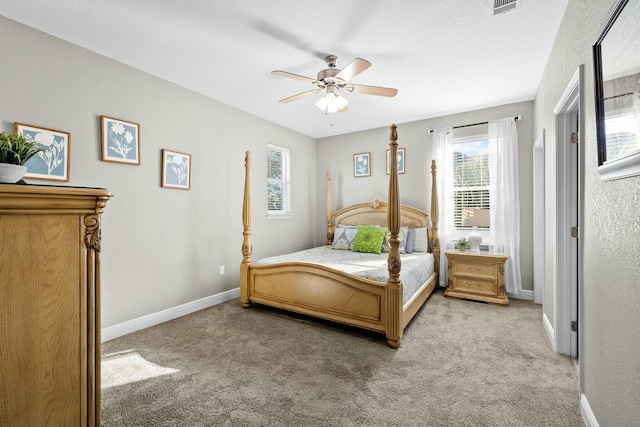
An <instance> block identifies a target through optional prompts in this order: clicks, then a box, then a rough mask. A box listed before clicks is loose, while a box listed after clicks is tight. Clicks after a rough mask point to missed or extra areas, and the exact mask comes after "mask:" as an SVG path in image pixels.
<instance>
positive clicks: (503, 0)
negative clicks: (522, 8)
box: [493, 0, 520, 15]
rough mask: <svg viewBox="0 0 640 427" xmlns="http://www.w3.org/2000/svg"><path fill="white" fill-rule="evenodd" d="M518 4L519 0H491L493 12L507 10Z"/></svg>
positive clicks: (495, 13)
mask: <svg viewBox="0 0 640 427" xmlns="http://www.w3.org/2000/svg"><path fill="white" fill-rule="evenodd" d="M519 5H520V0H493V14H494V15H497V14H499V13H504V12H507V11H509V10H511V9H515V8H516V7H518V6H519Z"/></svg>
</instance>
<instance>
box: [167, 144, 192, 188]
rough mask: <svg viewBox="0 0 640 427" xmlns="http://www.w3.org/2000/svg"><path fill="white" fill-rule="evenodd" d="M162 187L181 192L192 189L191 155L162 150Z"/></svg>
mask: <svg viewBox="0 0 640 427" xmlns="http://www.w3.org/2000/svg"><path fill="white" fill-rule="evenodd" d="M162 186H163V187H167V188H179V189H181V190H188V189H189V188H191V154H185V153H178V152H177V151H171V150H166V149H163V150H162Z"/></svg>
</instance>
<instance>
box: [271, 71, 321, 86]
mask: <svg viewBox="0 0 640 427" xmlns="http://www.w3.org/2000/svg"><path fill="white" fill-rule="evenodd" d="M271 74H275V75H276V76H283V77H289V78H291V79H296V80H302V81H303V82H307V83H314V84H315V83H316V82H317V80H316V79H312V78H311V77H305V76H301V75H299V74H293V73H289V72H287V71H280V70H275V71H272V72H271Z"/></svg>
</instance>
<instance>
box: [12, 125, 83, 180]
mask: <svg viewBox="0 0 640 427" xmlns="http://www.w3.org/2000/svg"><path fill="white" fill-rule="evenodd" d="M13 130H14V132H15V134H16V135H22V136H24V137H25V138H28V139H33V140H34V141H36V142H37V146H38V147H40V148H44V151H41V152H39V153H38V154H37V155H35V156H33V157H32V158H31V159H29V160H28V161H27V163H26V164H25V166H26V167H27V173H26V174H25V176H24V177H25V178H31V179H48V180H52V181H69V159H70V156H69V154H70V151H71V134H70V133H69V132H63V131H60V130H54V129H48V128H42V127H38V126H32V125H26V124H24V123H15V124H14V129H13Z"/></svg>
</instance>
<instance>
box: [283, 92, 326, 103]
mask: <svg viewBox="0 0 640 427" xmlns="http://www.w3.org/2000/svg"><path fill="white" fill-rule="evenodd" d="M321 90H322V89H312V90H308V91H306V92H302V93H299V94H297V95H293V96H290V97H288V98H284V99H281V100H280V101H279V102H282V103H283V104H286V103H287V102H291V101H295V100H298V99H300V98H304V97H305V96H308V95H313V94H314V93H318V92H320V91H321Z"/></svg>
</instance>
